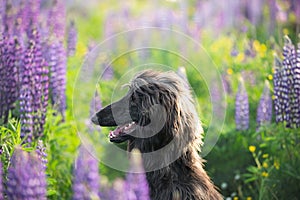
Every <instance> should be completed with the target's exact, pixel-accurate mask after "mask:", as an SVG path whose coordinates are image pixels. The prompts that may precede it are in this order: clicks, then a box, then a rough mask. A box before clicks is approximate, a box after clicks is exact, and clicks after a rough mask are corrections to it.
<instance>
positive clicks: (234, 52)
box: [230, 47, 239, 57]
mask: <svg viewBox="0 0 300 200" xmlns="http://www.w3.org/2000/svg"><path fill="white" fill-rule="evenodd" d="M238 54H239V51H238V50H237V48H236V47H233V48H232V50H231V52H230V55H231V56H232V57H236V56H237V55H238Z"/></svg>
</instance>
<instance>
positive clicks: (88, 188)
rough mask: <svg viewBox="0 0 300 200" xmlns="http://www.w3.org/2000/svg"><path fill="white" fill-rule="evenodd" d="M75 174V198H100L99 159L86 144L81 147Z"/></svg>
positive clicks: (78, 199) (74, 199)
mask: <svg viewBox="0 0 300 200" xmlns="http://www.w3.org/2000/svg"><path fill="white" fill-rule="evenodd" d="M73 176H74V179H73V198H72V199H73V200H82V199H99V184H100V176H99V173H98V161H97V159H96V158H94V157H93V156H92V155H91V154H90V152H88V150H87V149H85V147H84V146H80V148H79V155H78V157H77V160H76V162H75V166H74V171H73Z"/></svg>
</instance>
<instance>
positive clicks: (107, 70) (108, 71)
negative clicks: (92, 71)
mask: <svg viewBox="0 0 300 200" xmlns="http://www.w3.org/2000/svg"><path fill="white" fill-rule="evenodd" d="M101 77H102V79H103V80H111V79H113V77H114V70H113V68H112V67H111V66H110V65H107V64H104V65H103V72H102V76H101Z"/></svg>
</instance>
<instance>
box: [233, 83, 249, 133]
mask: <svg viewBox="0 0 300 200" xmlns="http://www.w3.org/2000/svg"><path fill="white" fill-rule="evenodd" d="M235 124H236V129H237V130H247V129H248V128H249V102H248V94H247V91H246V88H245V85H244V80H243V79H242V78H241V79H240V83H239V88H238V92H237V94H236V99H235Z"/></svg>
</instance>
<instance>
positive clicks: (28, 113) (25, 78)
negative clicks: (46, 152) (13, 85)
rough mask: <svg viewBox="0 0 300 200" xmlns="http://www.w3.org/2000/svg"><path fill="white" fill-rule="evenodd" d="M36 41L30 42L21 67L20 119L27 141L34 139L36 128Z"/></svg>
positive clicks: (22, 136) (22, 135) (22, 131)
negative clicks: (34, 104)
mask: <svg viewBox="0 0 300 200" xmlns="http://www.w3.org/2000/svg"><path fill="white" fill-rule="evenodd" d="M33 50H34V43H33V41H31V42H30V44H29V46H28V48H27V49H26V52H25V58H24V65H23V66H22V68H21V69H20V76H21V80H22V81H21V88H20V97H19V98H20V120H21V138H25V140H26V141H27V142H29V143H30V142H32V141H33V137H34V135H33V130H34V127H33V126H34V119H33V118H34V117H33V115H34V112H33V93H32V89H33V88H32V84H33V70H34V69H33V64H32V62H33V60H34V53H33V52H34V51H33Z"/></svg>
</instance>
